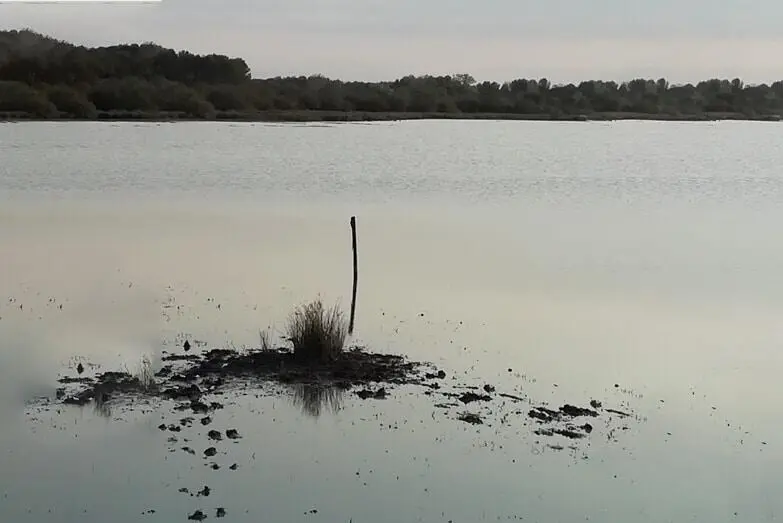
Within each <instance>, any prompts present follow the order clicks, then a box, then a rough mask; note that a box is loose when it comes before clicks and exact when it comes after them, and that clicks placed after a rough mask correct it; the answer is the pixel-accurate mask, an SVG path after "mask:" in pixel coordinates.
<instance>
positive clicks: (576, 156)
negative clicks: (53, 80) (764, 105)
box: [0, 121, 783, 523]
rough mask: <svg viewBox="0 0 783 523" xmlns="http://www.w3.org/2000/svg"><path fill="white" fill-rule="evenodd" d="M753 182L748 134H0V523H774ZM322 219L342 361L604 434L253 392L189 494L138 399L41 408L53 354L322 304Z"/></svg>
mask: <svg viewBox="0 0 783 523" xmlns="http://www.w3.org/2000/svg"><path fill="white" fill-rule="evenodd" d="M781 165H783V142H781V140H780V128H779V124H774V123H758V122H709V123H692V122H689V123H673V122H632V121H626V122H601V123H598V122H589V123H565V122H563V123H559V122H486V121H465V122H457V121H448V122H446V121H418V122H391V123H378V124H337V125H325V124H312V125H294V124H291V125H287V124H282V125H271V124H260V123H257V124H253V123H248V124H234V123H226V124H220V123H1V124H0V245H2V258H1V259H2V262H0V265H2V270H0V417H1V418H2V423H0V521H9V522H10V521H13V522H15V523H19V522H36V523H38V522H70V521H76V520H78V521H95V522H102V521H116V522H132V521H133V522H135V521H161V522H169V521H186V520H187V516H188V515H190V514H192V513H193V512H194V511H195V510H197V509H198V510H202V511H203V512H204V513H205V514H206V515H207V516H209V520H212V519H214V518H215V516H216V513H215V511H216V509H217V508H218V507H224V508H225V510H226V516H225V521H241V522H250V521H253V522H256V521H302V522H311V521H312V522H316V521H323V522H349V521H352V522H354V523H359V522H363V521H366V522H374V523H379V522H390V523H391V522H400V521H424V522H434V521H443V522H447V521H453V522H475V521H513V520H520V521H538V522H572V521H633V522H643V521H650V522H661V521H677V522H680V521H698V522H701V521H703V522H710V523H715V522H725V521H777V520H778V519H779V518H780V517H782V516H783V500H781V498H780V494H779V493H780V492H781V491H782V490H783V475H781V474H780V473H779V471H778V469H779V468H780V466H781V465H783V447H782V446H781V440H780V439H778V438H779V436H778V434H779V433H780V429H781V421H780V418H779V415H778V413H779V412H780V411H781V407H783V400H781V397H783V394H782V393H783V389H782V388H781V384H780V382H779V381H778V379H779V378H778V376H779V375H780V372H781V369H783V350H781V348H782V346H783V323H781V321H780V318H781V316H782V315H783V275H782V274H783V273H781V268H783V243H779V242H778V241H777V240H776V239H775V238H777V232H778V228H779V224H780V223H781V222H783V178H781V177H780V166H781ZM351 216H356V219H357V230H358V251H359V273H360V277H359V292H358V303H357V324H356V325H357V327H356V333H355V336H354V338H353V339H352V340H351V341H352V343H356V344H360V345H366V346H367V347H368V348H370V349H371V350H373V351H378V352H383V353H398V354H403V355H405V356H407V357H409V358H411V359H415V360H424V361H430V362H433V363H435V364H437V365H438V366H439V367H440V368H442V369H444V370H445V371H446V372H447V374H448V376H449V379H451V378H452V377H454V378H457V377H458V378H459V379H460V380H462V381H464V382H469V383H474V384H475V385H477V386H483V385H484V384H492V385H493V386H494V387H496V388H497V389H498V391H500V390H503V391H507V392H509V393H514V394H518V395H524V396H525V397H526V398H530V399H531V401H533V402H535V403H538V404H540V403H543V402H546V403H548V404H550V405H552V406H553V407H556V406H557V405H561V404H563V403H574V404H578V405H586V404H587V403H588V402H589V400H591V399H596V400H599V401H602V402H603V403H604V404H605V405H614V406H616V407H617V408H623V409H628V410H632V411H633V412H634V414H635V415H634V417H633V419H632V420H630V421H626V422H625V424H624V425H623V426H622V427H619V428H618V429H617V430H618V431H619V434H614V433H613V432H611V430H610V427H609V426H608V425H607V427H603V426H596V430H595V431H594V432H593V433H592V434H591V435H590V437H589V438H586V439H585V440H582V441H578V442H576V443H575V444H573V445H572V443H571V442H568V441H565V442H563V441H555V440H553V439H552V438H546V437H541V436H539V435H537V434H535V433H534V430H533V429H534V428H535V426H534V424H533V423H532V420H530V419H529V418H528V417H527V416H526V415H525V412H526V409H522V410H518V411H514V412H512V413H511V415H510V416H509V417H508V418H504V419H497V418H498V417H497V416H496V417H495V418H492V414H493V412H492V409H494V408H495V407H493V406H491V405H488V406H486V407H482V408H483V409H484V410H483V411H482V412H485V413H486V415H487V416H488V419H490V420H492V422H489V423H485V424H484V425H471V424H468V423H464V422H461V421H459V420H456V419H455V413H456V411H454V410H444V409H439V408H436V407H434V406H433V401H432V400H431V399H430V398H428V397H425V396H423V395H422V394H420V393H419V392H418V389H409V388H406V387H400V388H399V389H395V388H391V389H389V393H390V397H389V398H388V399H386V400H362V399H360V398H358V397H356V395H354V394H351V393H347V394H346V395H345V396H344V397H343V399H342V400H341V402H340V404H339V406H338V408H337V409H335V410H334V411H333V412H332V411H329V412H322V413H321V415H320V416H313V415H312V414H308V413H307V412H304V411H302V409H300V408H299V405H298V404H297V402H296V401H294V400H295V399H296V398H295V394H293V393H289V392H286V391H280V393H279V394H270V393H263V394H260V393H259V394H253V393H250V394H244V395H240V396H237V398H236V399H235V400H234V401H233V402H232V403H231V404H227V405H226V408H224V409H222V410H220V411H216V412H215V413H214V418H215V424H216V425H218V424H219V425H220V427H222V429H221V430H223V429H225V428H226V427H235V428H237V429H238V430H239V432H240V433H241V434H242V435H243V438H242V439H241V440H238V442H232V443H227V442H224V443H223V444H221V445H218V447H219V452H220V454H219V456H218V457H220V458H221V461H220V464H221V468H220V470H213V469H212V468H211V467H210V466H208V465H209V462H208V461H206V460H204V459H201V457H196V456H191V455H189V454H188V453H186V452H180V451H179V450H177V449H178V448H179V446H181V443H176V444H174V443H172V442H171V441H170V442H169V443H171V444H170V445H168V446H167V438H180V439H183V440H186V441H188V440H189V441H190V442H191V445H193V446H194V447H196V448H197V450H198V451H199V452H200V451H201V447H205V446H207V444H206V442H205V437H204V436H203V434H201V432H203V431H202V430H201V429H202V427H201V426H200V425H198V424H195V425H194V426H193V427H192V428H188V429H186V430H183V431H182V433H177V434H169V433H161V431H160V430H159V429H158V428H157V426H158V424H160V423H161V419H163V418H162V416H164V414H162V413H161V409H160V408H158V406H156V405H155V404H146V405H144V404H143V405H136V406H133V405H126V406H125V407H126V408H124V409H120V408H119V407H118V408H117V409H115V412H113V413H112V414H111V415H109V416H106V415H100V413H97V412H95V411H94V409H91V408H88V407H85V408H82V409H79V408H76V407H61V406H58V405H49V406H46V405H43V404H41V403H40V401H41V400H40V398H41V397H43V396H53V395H54V394H55V388H56V387H57V385H58V384H57V381H56V379H57V377H58V376H59V375H60V374H59V373H61V372H64V369H65V371H67V370H68V369H67V368H68V366H69V365H70V366H71V367H73V363H74V362H75V361H76V360H75V359H74V358H77V357H78V358H84V361H89V362H93V363H96V364H100V365H102V366H103V368H104V369H107V370H119V369H121V368H131V369H132V368H134V366H135V365H137V364H138V362H139V361H140V358H141V357H142V356H145V355H146V356H148V357H150V358H152V360H153V361H155V362H159V359H160V356H161V354H162V351H163V350H172V349H173V347H174V345H175V344H178V343H180V342H181V340H182V339H183V338H187V339H191V340H201V341H203V342H205V343H206V344H207V346H209V347H229V348H233V347H236V348H241V347H248V346H251V347H252V346H257V345H258V344H259V330H261V329H267V328H271V329H273V330H274V332H276V333H280V332H282V331H281V329H282V328H283V326H284V324H285V321H286V318H287V317H288V315H289V313H290V312H291V310H292V309H293V307H295V306H296V305H299V304H301V303H304V302H306V301H308V300H311V299H313V298H315V297H317V296H321V297H322V298H323V299H324V300H326V301H327V302H335V301H339V302H340V303H342V304H343V306H345V307H347V306H348V305H349V303H350V296H351V281H352V269H351V260H352V257H351V238H350V228H349V225H348V223H349V219H350V217H351ZM79 361H82V360H79ZM71 370H72V369H71ZM447 381H448V379H447ZM471 407H472V405H471ZM498 408H499V407H498ZM172 441H173V440H172ZM561 447H563V448H561ZM233 463H236V464H237V468H236V470H230V469H229V468H228V465H230V464H233ZM205 485H208V486H209V487H210V488H211V490H212V492H211V494H210V495H209V496H203V495H201V496H199V495H193V496H190V495H188V493H182V492H179V489H181V488H187V489H188V492H191V493H195V492H196V491H198V490H199V489H202V488H203V486H205ZM153 511H154V512H153Z"/></svg>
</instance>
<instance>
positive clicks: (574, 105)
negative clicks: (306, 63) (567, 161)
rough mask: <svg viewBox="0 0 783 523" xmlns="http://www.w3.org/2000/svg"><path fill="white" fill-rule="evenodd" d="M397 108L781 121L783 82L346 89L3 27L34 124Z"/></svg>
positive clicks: (440, 81) (7, 101) (10, 80)
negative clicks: (91, 45)
mask: <svg viewBox="0 0 783 523" xmlns="http://www.w3.org/2000/svg"><path fill="white" fill-rule="evenodd" d="M275 111H277V112H303V111H313V112H314V111H318V112H328V113H330V114H340V113H349V112H356V113H362V114H368V115H370V114H378V113H389V114H391V113H394V114H402V113H408V114H414V113H418V114H421V115H427V114H438V115H442V116H444V117H459V116H461V115H462V116H465V117H476V116H479V115H482V114H483V115H487V114H493V115H507V116H509V117H514V116H516V117H521V118H524V117H546V118H562V117H579V116H585V117H589V116H591V115H595V114H623V113H633V114H637V115H641V116H645V115H647V116H650V117H656V116H657V117H667V118H677V117H702V116H704V115H707V114H724V115H734V116H735V117H736V116H740V117H748V118H758V117H765V116H779V115H781V114H783V82H775V83H773V84H772V85H752V86H751V85H744V84H743V82H742V81H741V80H739V79H734V80H719V79H713V80H707V81H703V82H699V83H698V84H696V85H692V84H685V85H670V84H669V83H668V82H667V81H666V80H664V79H659V80H645V79H636V80H631V81H629V82H624V83H616V82H611V81H609V82H606V81H592V80H591V81H585V82H581V83H579V84H566V85H554V84H552V83H550V82H549V81H548V80H546V79H537V80H526V79H519V80H513V81H510V82H506V83H498V82H477V81H476V80H474V78H473V77H471V76H470V75H467V74H456V75H451V76H406V77H404V78H400V79H398V80H395V81H389V82H343V81H340V80H332V79H329V78H325V77H323V76H320V75H314V76H307V77H305V76H299V77H287V78H281V77H277V78H267V79H254V78H251V75H250V69H249V67H248V66H247V63H245V61H244V60H242V59H241V58H229V57H227V56H222V55H215V54H212V55H207V56H201V55H194V54H192V53H189V52H186V51H180V52H176V51H173V50H171V49H165V48H163V47H160V46H158V45H155V44H152V43H145V44H140V45H139V44H133V45H116V46H111V47H98V48H86V47H81V46H74V45H72V44H69V43H66V42H62V41H58V40H55V39H52V38H49V37H46V36H43V35H40V34H38V33H35V32H33V31H29V30H24V31H0V113H5V114H6V115H8V114H13V115H19V116H24V115H26V116H33V117H38V118H59V117H68V118H98V117H110V116H111V115H112V114H115V115H116V114H117V113H124V114H137V115H148V116H149V115H155V114H164V113H165V114H173V115H179V116H184V117H195V118H214V117H216V116H221V115H222V116H224V117H228V116H230V115H245V116H247V115H250V116H252V115H254V114H261V113H269V112H275Z"/></svg>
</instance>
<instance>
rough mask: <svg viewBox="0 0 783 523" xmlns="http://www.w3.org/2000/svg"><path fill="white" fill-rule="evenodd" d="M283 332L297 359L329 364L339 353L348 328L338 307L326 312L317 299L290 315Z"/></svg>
mask: <svg viewBox="0 0 783 523" xmlns="http://www.w3.org/2000/svg"><path fill="white" fill-rule="evenodd" d="M286 333H287V336H288V339H289V340H290V341H291V343H292V344H293V346H294V355H295V356H297V357H298V358H301V359H303V360H306V361H317V360H320V361H331V360H334V359H336V358H337V357H338V356H339V355H340V353H341V352H342V350H343V345H344V344H345V338H346V336H347V335H348V325H347V322H346V321H345V317H344V314H343V312H342V310H340V307H339V306H337V305H335V306H333V307H331V308H328V309H327V308H325V307H324V305H323V303H322V302H321V300H320V299H319V300H315V301H314V302H312V303H308V304H306V305H302V306H301V307H299V308H298V309H296V310H295V311H294V312H293V313H292V314H291V316H290V318H289V319H288V325H287V328H286Z"/></svg>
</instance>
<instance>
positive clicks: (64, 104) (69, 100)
mask: <svg viewBox="0 0 783 523" xmlns="http://www.w3.org/2000/svg"><path fill="white" fill-rule="evenodd" d="M48 96H49V101H50V102H52V103H53V104H54V105H55V107H57V110H58V111H60V112H61V113H66V114H70V115H73V116H74V117H76V118H95V117H96V116H97V115H98V111H96V109H95V105H93V103H92V102H90V101H89V100H88V99H87V97H86V96H85V95H84V94H82V93H80V92H78V91H76V90H75V89H72V88H71V87H68V86H66V85H55V86H54V87H52V88H50V89H49V92H48Z"/></svg>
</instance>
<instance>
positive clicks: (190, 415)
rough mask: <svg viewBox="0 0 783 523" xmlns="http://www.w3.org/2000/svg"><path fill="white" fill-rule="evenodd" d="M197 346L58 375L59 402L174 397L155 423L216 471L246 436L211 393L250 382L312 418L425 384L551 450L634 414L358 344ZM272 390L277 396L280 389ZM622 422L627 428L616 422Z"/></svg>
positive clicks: (476, 418)
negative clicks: (554, 402) (304, 354)
mask: <svg viewBox="0 0 783 523" xmlns="http://www.w3.org/2000/svg"><path fill="white" fill-rule="evenodd" d="M192 349H193V346H191V345H189V344H188V346H187V349H186V350H187V353H178V354H170V353H164V356H163V357H162V364H163V366H162V368H160V369H159V370H158V371H157V372H153V370H152V369H151V368H146V369H143V370H142V371H140V373H139V375H131V374H129V373H127V372H104V373H101V374H96V375H94V376H92V377H89V376H81V375H80V376H76V377H74V376H68V377H63V378H60V379H59V380H58V381H59V383H60V384H61V387H60V388H58V389H57V393H56V399H55V401H56V402H57V403H60V404H64V405H77V406H85V405H88V404H93V405H94V406H95V408H96V409H97V410H98V412H102V413H103V412H105V413H107V414H106V415H108V413H110V407H111V405H112V404H114V403H115V402H117V403H119V402H121V401H124V402H132V401H133V400H148V401H149V400H157V401H170V402H173V406H172V414H173V415H175V416H176V417H177V419H175V420H171V421H167V422H164V423H161V424H160V425H159V426H158V429H160V431H161V432H166V433H167V438H168V439H167V441H168V443H169V450H170V452H186V453H188V454H190V455H192V456H194V458H196V459H200V460H203V461H204V466H207V467H211V468H212V469H213V470H219V469H220V468H221V466H227V467H228V468H229V469H230V470H236V469H237V468H238V465H237V464H236V463H234V464H232V465H230V466H228V465H229V464H228V463H224V464H222V465H221V464H220V463H217V462H215V460H219V459H220V458H221V456H222V455H223V454H224V452H223V450H219V448H220V447H221V445H225V444H226V443H229V442H234V443H237V441H236V440H239V439H241V434H240V433H239V432H238V431H237V430H236V429H234V428H230V427H213V426H212V424H213V419H212V416H211V414H212V413H213V412H214V411H216V410H219V409H222V408H223V404H222V403H220V402H218V401H214V400H215V399H216V398H217V399H220V395H221V394H227V393H231V392H232V391H237V390H239V389H243V390H247V389H248V388H251V389H252V388H257V389H258V390H260V389H262V388H263V387H265V386H268V385H270V384H272V385H275V384H277V385H282V386H283V390H288V391H290V394H291V397H292V399H293V402H294V404H296V405H298V406H299V407H300V408H301V409H302V411H303V412H305V413H307V414H309V415H311V416H314V417H317V416H319V415H321V413H322V412H323V411H324V410H334V411H336V410H339V409H340V408H342V397H343V395H344V393H345V392H346V391H351V392H352V394H351V395H352V397H355V398H358V399H360V400H367V401H377V400H384V399H386V398H389V397H393V396H395V395H398V394H401V393H402V388H403V387H405V393H413V394H416V390H419V391H421V392H420V393H421V394H422V395H423V396H427V397H431V398H432V399H433V400H434V401H433V409H436V408H437V409H438V411H439V412H445V413H446V417H447V418H450V419H452V420H454V421H455V422H460V423H465V424H468V425H472V426H474V427H475V430H482V427H485V426H489V427H492V426H498V425H499V426H503V425H506V426H510V425H513V424H516V425H519V424H521V425H525V426H528V427H529V429H530V433H531V434H532V435H533V437H534V438H545V437H546V438H552V439H553V440H554V441H553V442H552V443H551V444H549V445H548V447H549V448H550V449H553V450H563V449H565V448H566V446H565V445H566V442H567V441H568V442H569V443H568V444H567V447H568V448H569V449H572V450H575V449H576V447H575V446H574V445H575V444H576V443H578V441H579V440H585V439H589V438H590V437H591V436H594V435H595V434H596V433H597V432H603V433H605V435H607V439H608V440H609V441H613V439H612V438H614V437H615V434H616V432H617V431H618V430H627V429H628V422H629V421H630V420H631V419H637V418H636V416H635V415H634V413H633V412H630V409H629V408H628V405H627V404H623V405H618V407H622V408H623V410H620V409H614V408H604V407H603V404H602V402H600V401H597V400H595V399H593V400H589V401H584V402H580V403H583V404H586V405H587V406H579V405H574V404H570V403H569V404H564V405H562V406H560V407H558V408H551V407H549V406H546V405H535V404H533V403H532V402H531V401H530V400H529V399H528V398H526V397H523V396H520V395H518V394H511V393H509V392H501V391H498V390H496V386H495V385H492V384H484V385H483V386H476V385H468V384H466V383H464V382H463V383H460V382H459V381H458V379H457V377H456V376H449V377H447V373H446V372H445V371H444V370H441V369H437V368H435V367H434V366H433V365H431V364H429V363H421V362H414V361H410V360H408V359H406V358H404V357H402V356H397V355H389V354H375V353H371V352H368V351H366V350H364V349H361V348H353V349H351V350H348V351H345V352H344V353H343V354H342V355H341V356H340V357H339V358H338V359H336V360H335V361H331V362H328V363H320V362H319V363H309V362H305V361H301V360H298V359H297V358H296V357H295V356H294V354H293V352H292V351H290V350H284V349H276V350H248V351H233V350H225V349H212V350H204V351H203V352H202V353H201V354H197V353H194V352H193V350H192ZM82 371H83V369H82ZM465 379H466V380H467V379H468V378H465ZM411 387H412V389H411ZM417 387H418V389H417ZM275 393H277V394H280V393H281V389H279V388H278V389H277V390H276V391H275ZM283 393H285V392H283ZM525 396H526V395H525ZM444 398H445V399H444ZM464 409H470V411H465V410H464ZM433 419H435V413H434V412H433ZM617 420H620V422H621V425H622V426H616V423H615V422H616V421H617ZM194 425H195V426H196V427H198V426H199V425H200V426H201V427H204V428H203V431H204V432H203V433H201V436H202V437H203V439H204V441H203V442H202V443H201V444H198V445H197V444H196V443H195V442H190V440H189V439H187V438H182V441H183V442H184V443H187V442H190V443H189V445H184V446H182V445H181V444H180V443H179V439H180V437H181V436H180V432H181V431H182V430H183V428H185V429H188V428H190V427H193V426H194ZM599 426H600V427H602V428H606V430H604V431H594V427H599ZM207 427H209V428H208V429H207ZM182 434H186V433H182ZM560 443H563V444H560ZM190 445H193V446H195V449H194V448H193V447H191V446H190ZM218 454H220V456H219V455H218ZM180 492H183V493H187V494H189V495H190V496H193V497H195V498H199V499H204V498H207V497H208V496H210V493H211V489H210V487H208V486H204V488H202V489H201V490H199V491H198V492H192V491H190V490H188V489H180ZM212 510H213V511H214V512H210V514H214V517H224V516H225V509H222V507H221V508H213V509H212ZM207 517H209V516H207V513H206V512H203V511H202V510H196V511H195V512H193V513H190V514H189V516H188V519H189V520H194V521H201V520H203V519H206V518H207Z"/></svg>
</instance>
